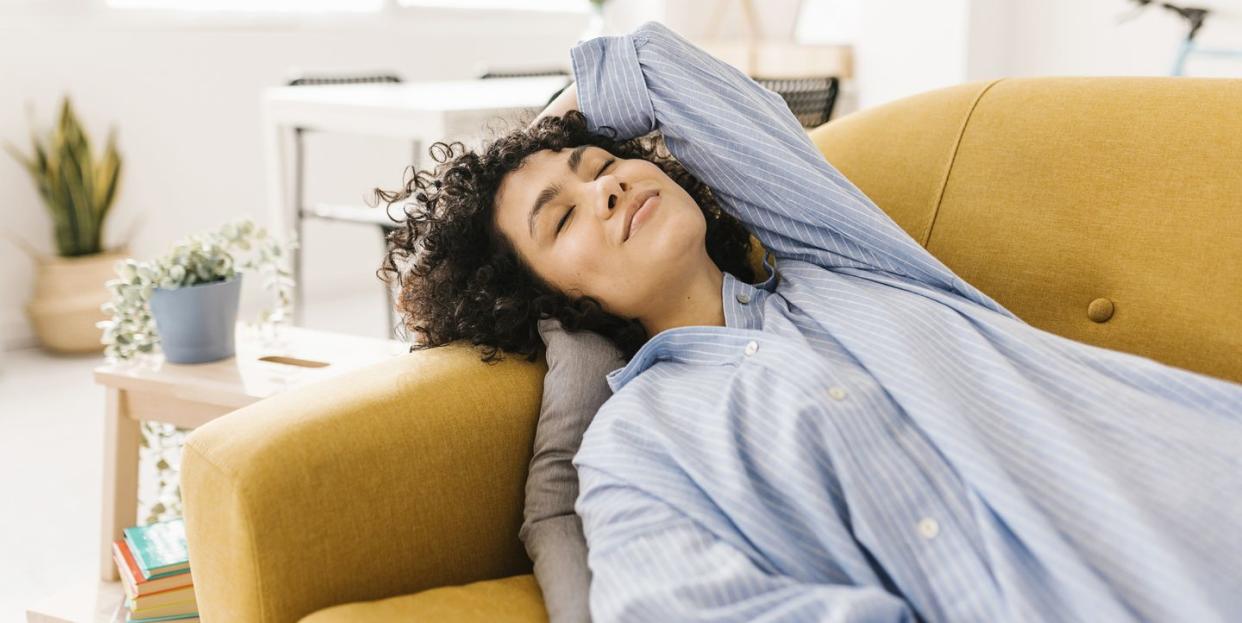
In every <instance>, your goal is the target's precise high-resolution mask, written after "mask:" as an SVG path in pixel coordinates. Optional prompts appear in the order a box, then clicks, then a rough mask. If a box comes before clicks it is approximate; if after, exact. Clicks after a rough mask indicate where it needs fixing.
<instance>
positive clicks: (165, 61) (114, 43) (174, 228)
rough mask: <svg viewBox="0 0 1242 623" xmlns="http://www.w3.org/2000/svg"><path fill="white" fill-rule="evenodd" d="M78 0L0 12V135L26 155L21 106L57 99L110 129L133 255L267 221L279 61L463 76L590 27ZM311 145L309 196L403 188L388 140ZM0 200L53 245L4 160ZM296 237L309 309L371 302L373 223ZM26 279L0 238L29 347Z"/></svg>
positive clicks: (13, 335)
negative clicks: (165, 14) (179, 15)
mask: <svg viewBox="0 0 1242 623" xmlns="http://www.w3.org/2000/svg"><path fill="white" fill-rule="evenodd" d="M43 4H47V3H43ZM75 4H76V3H71V4H70V5H68V6H67V8H66V10H65V15H63V16H56V15H52V14H47V13H44V14H34V13H33V12H34V10H35V9H34V8H30V7H36V6H41V5H37V3H29V4H28V5H27V8H26V9H22V8H21V7H20V6H19V7H18V8H16V9H15V8H12V5H8V6H9V8H8V9H4V5H0V77H2V82H0V84H2V85H3V86H0V141H9V142H11V143H14V144H15V145H17V146H18V147H19V148H20V149H22V150H23V151H25V152H29V139H28V130H27V126H28V124H27V120H26V115H25V103H26V102H31V103H33V105H34V108H35V110H36V113H37V115H38V119H39V121H40V122H41V124H43V125H44V126H46V125H48V124H50V123H51V120H52V118H53V116H54V114H55V112H56V105H57V103H58V101H59V98H60V96H61V94H62V93H66V92H67V93H69V94H70V95H71V96H72V97H73V99H74V102H75V107H76V109H77V112H78V113H79V115H80V116H81V118H82V121H83V123H84V124H85V126H86V127H87V129H88V131H89V132H90V133H91V134H92V136H95V137H97V140H98V141H99V142H101V143H102V141H103V138H104V137H105V135H106V129H107V127H108V125H109V124H115V125H116V126H117V128H118V139H119V148H120V151H121V152H122V155H123V156H124V158H125V160H124V167H125V170H124V174H123V180H122V187H121V190H120V195H119V198H118V199H117V203H116V205H115V207H114V208H113V210H114V212H113V214H112V216H111V217H110V220H109V221H108V228H107V230H106V232H105V236H106V238H105V242H106V244H108V245H109V246H110V245H113V244H116V243H119V242H120V241H121V237H122V236H123V235H124V234H125V232H126V230H128V229H129V228H130V226H131V225H132V224H134V223H135V221H138V220H141V221H142V227H141V229H139V230H138V232H137V235H136V236H135V238H134V240H133V241H132V246H131V251H132V253H133V255H135V256H137V257H144V258H146V257H152V256H154V255H156V254H158V253H161V252H163V250H164V249H165V248H166V247H167V246H168V245H169V244H170V243H171V242H173V241H174V240H176V239H178V238H180V237H182V236H184V235H187V234H190V233H193V232H197V231H201V230H204V229H208V228H211V227H213V226H215V225H217V224H219V223H222V222H224V221H225V220H228V219H232V218H235V217H240V216H243V215H250V216H252V217H254V218H255V219H256V221H258V222H260V223H263V222H265V221H266V219H267V216H268V211H267V207H266V205H265V201H266V197H267V193H266V188H265V177H264V168H263V165H264V161H263V153H262V148H263V142H262V133H261V128H260V105H259V103H260V93H261V91H262V89H264V88H265V87H268V86H272V85H278V84H281V83H282V82H283V81H284V80H285V79H286V78H287V72H288V70H289V68H290V67H292V66H301V67H305V68H308V69H320V70H336V69H340V70H358V69H362V70H368V69H386V70H392V71H396V72H397V73H399V74H400V75H401V76H403V77H404V78H405V79H406V80H418V79H449V78H467V77H472V76H473V75H475V73H476V72H477V71H478V69H479V67H481V66H484V65H488V64H493V65H497V66H500V65H504V66H511V65H512V64H513V63H514V62H516V61H518V60H520V61H523V62H529V63H532V64H557V63H560V64H565V65H567V64H568V61H569V59H568V49H569V47H570V46H571V45H573V43H574V42H576V41H577V40H578V35H579V34H580V33H581V32H582V31H583V29H584V28H585V26H586V17H585V16H584V15H572V14H548V13H534V14H524V13H517V12H513V13H502V14H500V15H499V18H496V17H491V18H489V19H482V18H481V17H480V15H479V14H478V13H475V12H468V11H453V10H430V9H423V10H415V11H406V12H398V11H395V10H392V11H389V12H387V13H385V14H382V15H351V16H347V17H349V19H341V18H337V19H301V20H294V19H291V18H289V17H285V18H266V19H261V20H242V19H238V18H228V17H220V16H217V17H215V18H212V19H210V20H207V21H205V22H202V21H199V22H187V21H183V20H175V19H167V18H159V17H154V18H150V19H147V18H139V19H126V18H124V17H123V16H122V17H118V16H117V15H115V14H112V13H109V12H108V11H106V10H104V9H102V8H100V7H98V6H95V5H93V4H92V5H90V6H87V7H85V8H83V7H80V6H79V7H76V8H75V6H74V5H75ZM58 6H59V5H58ZM148 17H149V16H148ZM515 51H520V54H516V55H515ZM308 149H309V151H310V154H309V155H310V159H309V162H308V165H307V166H308V171H309V174H310V179H309V181H308V192H309V196H310V197H311V198H314V199H322V200H325V201H346V202H349V201H352V202H357V201H360V200H361V199H362V198H363V196H364V194H366V193H367V192H368V191H369V190H370V189H371V188H372V187H374V186H377V185H379V186H382V187H385V188H395V187H396V186H398V185H399V182H400V181H401V172H402V168H403V167H404V166H405V165H406V164H407V163H408V162H409V159H410V156H409V153H410V151H411V150H410V148H409V147H408V145H407V144H405V143H403V142H400V141H395V140H392V141H386V140H383V139H379V140H376V139H359V138H356V137H345V136H330V135H318V136H311V137H310V140H308ZM0 205H2V206H3V207H2V208H0V214H3V217H2V222H0V226H2V227H4V228H5V229H7V230H9V231H11V232H13V233H15V234H16V235H18V236H21V237H22V238H24V239H26V240H28V241H30V242H31V243H32V244H34V245H35V246H36V247H38V248H39V249H41V250H42V251H43V252H46V253H51V252H53V251H54V247H53V245H52V236H51V222H50V219H49V218H48V216H47V215H46V211H45V209H44V207H43V206H42V204H41V203H40V201H39V198H38V195H37V193H36V192H35V189H34V185H33V184H32V182H31V180H30V179H29V177H28V175H27V174H26V172H25V171H24V170H23V169H22V168H21V167H20V165H19V164H18V163H17V162H16V161H15V160H14V159H12V158H11V157H9V155H8V154H7V153H6V154H0ZM306 238H307V239H306V241H305V243H306V247H307V249H308V250H309V251H310V255H309V257H308V260H307V265H306V268H307V271H308V274H309V275H311V276H310V277H309V279H308V283H307V286H306V292H307V294H308V296H309V297H310V300H311V301H312V302H313V301H314V300H315V299H316V298H323V297H333V296H338V295H340V294H343V293H351V292H359V293H363V294H367V295H373V296H375V297H376V301H377V303H376V304H377V306H378V305H380V302H381V301H382V295H381V290H380V289H379V285H378V282H377V281H376V279H375V277H374V275H373V273H374V271H375V268H376V267H377V262H378V254H379V250H380V248H381V242H380V237H379V234H378V232H377V231H376V230H372V229H371V228H369V227H355V226H349V225H346V226H327V225H318V224H316V225H313V226H311V227H309V228H308V230H307V233H306ZM32 278H33V265H32V263H31V261H30V260H29V259H28V258H27V257H26V255H25V254H23V253H22V252H20V251H19V250H18V249H17V248H16V247H15V246H13V245H12V244H9V243H8V242H7V241H4V240H0V346H2V345H8V346H9V347H13V346H17V345H24V344H29V343H32V342H31V334H30V332H29V328H28V327H27V324H26V320H25V317H24V312H23V311H22V310H23V307H24V305H25V303H26V302H27V300H28V299H29V297H30V294H31V289H32ZM257 285H258V284H249V285H248V288H247V290H246V291H245V292H244V294H243V309H242V313H243V315H246V317H250V314H252V313H253V310H255V309H257V308H258V306H259V305H260V304H262V303H264V302H265V297H264V294H263V293H262V291H261V290H250V289H249V288H250V287H252V286H253V287H255V288H257ZM376 332H377V333H378V334H379V335H382V334H383V331H382V328H377V329H376Z"/></svg>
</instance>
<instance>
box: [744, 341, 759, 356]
mask: <svg viewBox="0 0 1242 623" xmlns="http://www.w3.org/2000/svg"><path fill="white" fill-rule="evenodd" d="M757 350H759V342H756V341H754V340H751V341H750V342H749V343H748V344H746V356H747V357H749V356H751V355H753V354H755V351H757Z"/></svg>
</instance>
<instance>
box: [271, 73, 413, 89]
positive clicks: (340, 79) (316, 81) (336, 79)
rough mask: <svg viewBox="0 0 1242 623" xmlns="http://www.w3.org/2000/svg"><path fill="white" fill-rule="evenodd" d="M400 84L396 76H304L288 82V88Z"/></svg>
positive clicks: (381, 74)
mask: <svg viewBox="0 0 1242 623" xmlns="http://www.w3.org/2000/svg"><path fill="white" fill-rule="evenodd" d="M385 82H388V83H395V82H401V77H400V76H398V75H396V74H384V73H373V74H319V75H313V74H304V75H300V76H297V77H295V78H292V79H290V80H289V83H288V84H289V86H291V87H299V86H319V85H325V84H370V83H385Z"/></svg>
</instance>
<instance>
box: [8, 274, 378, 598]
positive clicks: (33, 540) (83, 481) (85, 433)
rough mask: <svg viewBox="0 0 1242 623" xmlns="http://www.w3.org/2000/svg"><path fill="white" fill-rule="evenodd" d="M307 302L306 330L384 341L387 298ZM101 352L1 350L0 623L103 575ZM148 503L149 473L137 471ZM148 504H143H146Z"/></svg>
mask: <svg viewBox="0 0 1242 623" xmlns="http://www.w3.org/2000/svg"><path fill="white" fill-rule="evenodd" d="M382 296H383V295H382V293H381V292H380V291H376V292H375V293H374V295H373V296H368V295H358V296H353V297H348V298H343V299H338V300H334V301H317V300H313V301H312V302H311V303H310V304H308V309H307V317H306V322H305V323H303V324H304V325H305V326H308V327H312V328H316V329H322V330H328V331H338V332H342V333H353V334H358V335H368V336H373V337H386V335H387V333H386V331H385V328H384V327H385V318H384V311H383V298H382ZM101 362H102V359H101V357H100V356H98V355H92V356H80V357H66V356H57V355H52V354H48V353H45V352H43V351H41V350H38V349H26V350H15V351H8V352H4V353H0V473H2V474H3V478H2V479H0V621H5V622H8V621H14V622H20V621H25V620H26V619H25V611H26V607H27V606H29V605H31V604H32V603H42V602H45V601H46V596H49V595H54V594H56V593H58V592H60V590H61V587H64V586H67V585H71V584H72V585H88V583H91V582H93V581H94V580H95V578H97V576H98V556H99V536H100V535H99V530H100V528H99V517H100V489H101V486H102V476H101V474H100V470H99V466H100V463H101V462H102V457H103V441H102V435H103V389H102V388H101V387H99V386H96V385H95V384H94V382H93V381H92V380H91V370H92V369H93V368H94V367H95V366H97V365H99V364H100V363H101ZM140 470H141V477H140V485H139V495H140V496H141V497H143V498H144V499H147V498H149V497H150V494H151V490H152V487H151V483H152V478H151V474H153V468H152V466H151V465H149V464H145V463H144V464H143V465H142V466H141V467H140ZM141 506H142V504H140V507H141Z"/></svg>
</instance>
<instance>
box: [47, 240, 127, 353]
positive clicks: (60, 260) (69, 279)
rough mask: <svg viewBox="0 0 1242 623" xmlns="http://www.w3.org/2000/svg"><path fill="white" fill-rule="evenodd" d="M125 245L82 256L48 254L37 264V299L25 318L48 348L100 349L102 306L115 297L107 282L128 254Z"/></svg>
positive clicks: (96, 350)
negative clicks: (97, 323)
mask: <svg viewBox="0 0 1242 623" xmlns="http://www.w3.org/2000/svg"><path fill="white" fill-rule="evenodd" d="M128 256H129V254H128V252H127V251H126V250H125V249H117V250H114V251H109V252H105V253H96V254H95V255H83V256H79V257H57V256H50V257H43V258H40V259H39V261H38V262H37V263H36V272H35V289H34V298H32V299H31V300H30V303H29V304H27V305H26V316H27V317H28V318H30V325H31V327H33V328H34V332H35V335H37V336H38V337H39V341H40V342H42V344H43V346H44V347H45V348H47V349H48V350H51V351H55V352H59V353H97V352H100V351H102V350H103V344H101V343H100V341H99V339H100V338H101V337H102V336H103V330H102V329H100V328H98V327H96V326H95V323H96V322H99V321H101V320H107V319H108V317H107V316H105V315H104V313H103V312H102V311H100V309H99V306H100V305H103V304H104V303H106V302H107V301H108V300H109V299H111V298H112V295H111V293H110V292H108V289H107V288H106V287H104V282H106V281H108V280H109V279H115V278H116V270H115V269H114V268H113V266H114V265H115V264H116V263H117V262H119V261H121V260H124V259H125V258H126V257H128Z"/></svg>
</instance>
